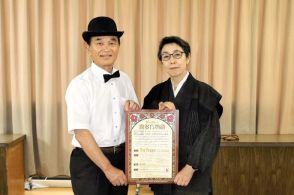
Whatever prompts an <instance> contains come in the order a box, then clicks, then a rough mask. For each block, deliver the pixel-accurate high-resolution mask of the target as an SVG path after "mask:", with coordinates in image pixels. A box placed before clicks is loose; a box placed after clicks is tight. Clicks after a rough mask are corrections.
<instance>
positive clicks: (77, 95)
mask: <svg viewBox="0 0 294 195" xmlns="http://www.w3.org/2000/svg"><path fill="white" fill-rule="evenodd" d="M89 97H90V96H89V89H88V88H87V86H86V85H85V83H84V82H82V81H81V80H73V81H72V82H71V83H70V84H69V86H68V88H67V91H66V95H65V101H66V104H67V121H68V132H69V133H71V134H72V133H73V131H74V130H75V129H90V112H89Z"/></svg>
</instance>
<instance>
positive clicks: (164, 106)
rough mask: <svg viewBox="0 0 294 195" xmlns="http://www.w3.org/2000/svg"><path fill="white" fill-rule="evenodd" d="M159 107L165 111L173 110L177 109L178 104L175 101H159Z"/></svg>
mask: <svg viewBox="0 0 294 195" xmlns="http://www.w3.org/2000/svg"><path fill="white" fill-rule="evenodd" d="M158 108H159V110H163V111H173V110H175V109H176V106H175V105H174V103H173V102H159V104H158Z"/></svg>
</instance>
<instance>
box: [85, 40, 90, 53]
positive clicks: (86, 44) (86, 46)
mask: <svg viewBox="0 0 294 195" xmlns="http://www.w3.org/2000/svg"><path fill="white" fill-rule="evenodd" d="M84 47H85V48H86V49H87V51H88V50H89V48H90V45H89V44H88V43H87V42H85V41H84Z"/></svg>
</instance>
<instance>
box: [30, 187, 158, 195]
mask: <svg viewBox="0 0 294 195" xmlns="http://www.w3.org/2000/svg"><path fill="white" fill-rule="evenodd" d="M135 190H136V186H134V185H129V192H128V195H134V194H135ZM25 195H73V192H72V189H71V188H42V189H33V190H30V191H25ZM140 195H153V192H152V191H151V190H150V188H149V187H148V186H147V185H142V186H141V188H140Z"/></svg>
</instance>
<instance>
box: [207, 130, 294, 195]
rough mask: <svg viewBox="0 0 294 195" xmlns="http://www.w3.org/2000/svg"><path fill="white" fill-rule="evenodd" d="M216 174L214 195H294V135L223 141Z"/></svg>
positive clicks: (244, 137)
mask: <svg viewBox="0 0 294 195" xmlns="http://www.w3.org/2000/svg"><path fill="white" fill-rule="evenodd" d="M212 175H213V189H214V195H224V194H225V195H236V194H238V195H243V194H244V195H247V194H248V195H252V194H254V195H259V194H260V195H271V194H273V195H274V194H283V195H290V194H291V195H293V194H294V135H239V141H237V142H235V141H234V142H230V141H222V142H221V147H220V150H219V153H218V156H217V158H216V159H215V162H214V165H213V174H212Z"/></svg>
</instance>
